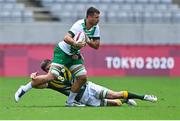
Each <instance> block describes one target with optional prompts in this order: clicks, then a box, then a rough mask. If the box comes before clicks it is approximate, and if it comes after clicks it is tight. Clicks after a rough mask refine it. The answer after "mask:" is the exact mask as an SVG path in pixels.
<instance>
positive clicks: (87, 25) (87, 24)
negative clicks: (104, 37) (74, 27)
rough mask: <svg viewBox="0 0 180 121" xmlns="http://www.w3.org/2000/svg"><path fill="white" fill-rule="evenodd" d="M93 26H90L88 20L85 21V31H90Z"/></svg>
mask: <svg viewBox="0 0 180 121" xmlns="http://www.w3.org/2000/svg"><path fill="white" fill-rule="evenodd" d="M93 26H94V25H93V24H91V23H90V22H89V21H88V19H86V29H88V30H89V29H91V28H92V27H93Z"/></svg>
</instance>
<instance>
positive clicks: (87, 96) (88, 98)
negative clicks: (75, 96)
mask: <svg viewBox="0 0 180 121" xmlns="http://www.w3.org/2000/svg"><path fill="white" fill-rule="evenodd" d="M86 86H87V87H86V89H85V91H84V94H83V96H82V98H81V99H80V102H81V103H83V104H86V105H88V106H100V105H101V101H102V99H99V94H100V93H101V92H102V91H104V90H108V89H107V88H105V87H102V86H100V85H97V84H94V83H92V82H87V85H86Z"/></svg>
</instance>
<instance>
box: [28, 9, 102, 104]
mask: <svg viewBox="0 0 180 121" xmlns="http://www.w3.org/2000/svg"><path fill="white" fill-rule="evenodd" d="M72 14H73V13H72ZM99 17H100V11H99V10H98V9H96V8H94V7H90V8H88V9H87V11H86V18H85V19H81V20H78V21H77V22H75V23H74V24H73V25H72V27H71V28H70V29H69V31H68V33H67V34H66V35H65V36H64V40H62V41H60V42H59V43H58V44H57V45H56V47H55V48H54V57H53V59H52V64H51V68H50V71H49V72H48V74H47V75H43V76H42V75H41V76H37V77H36V78H34V80H36V81H33V82H32V83H29V85H28V86H29V88H32V87H33V86H35V85H40V84H43V83H46V82H48V81H49V80H54V79H56V78H57V77H58V76H59V75H58V74H59V71H60V70H61V68H63V67H64V66H66V67H67V68H68V69H69V70H70V71H71V73H72V74H73V75H74V76H75V80H76V81H74V83H73V84H72V86H71V90H70V94H69V96H68V99H67V105H69V106H74V105H76V104H75V97H76V95H77V94H78V92H79V90H80V88H81V87H82V86H83V85H84V84H86V81H87V71H86V68H85V66H84V60H83V59H82V58H81V56H80V49H81V48H83V47H84V46H86V45H88V46H90V47H91V48H93V49H98V48H99V46H100V29H99V25H98V22H99ZM79 32H83V33H85V38H84V40H85V41H83V42H82V41H80V42H78V41H76V40H74V37H75V36H76V35H77V34H78V33H79Z"/></svg>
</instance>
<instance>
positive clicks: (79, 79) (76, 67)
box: [67, 59, 87, 106]
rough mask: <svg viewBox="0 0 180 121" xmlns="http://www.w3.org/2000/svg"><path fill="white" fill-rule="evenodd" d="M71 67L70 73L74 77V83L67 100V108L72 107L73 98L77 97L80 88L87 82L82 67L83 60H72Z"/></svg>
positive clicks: (85, 72)
mask: <svg viewBox="0 0 180 121" xmlns="http://www.w3.org/2000/svg"><path fill="white" fill-rule="evenodd" d="M72 61H73V65H72V66H70V68H69V69H70V71H71V73H72V74H73V75H74V76H75V81H74V83H73V85H72V86H71V91H70V95H69V97H68V100H67V105H68V106H73V102H74V101H75V97H76V96H77V93H78V91H79V90H80V88H81V87H82V86H83V85H84V84H85V83H86V82H87V71H86V69H85V67H84V65H83V60H82V59H78V60H72Z"/></svg>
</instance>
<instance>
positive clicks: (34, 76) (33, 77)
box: [30, 72, 38, 79]
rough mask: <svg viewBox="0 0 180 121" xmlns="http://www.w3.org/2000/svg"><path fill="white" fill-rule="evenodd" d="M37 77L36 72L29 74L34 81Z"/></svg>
mask: <svg viewBox="0 0 180 121" xmlns="http://www.w3.org/2000/svg"><path fill="white" fill-rule="evenodd" d="M37 75H38V72H34V73H31V74H30V78H31V79H35V78H36V76H37Z"/></svg>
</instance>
